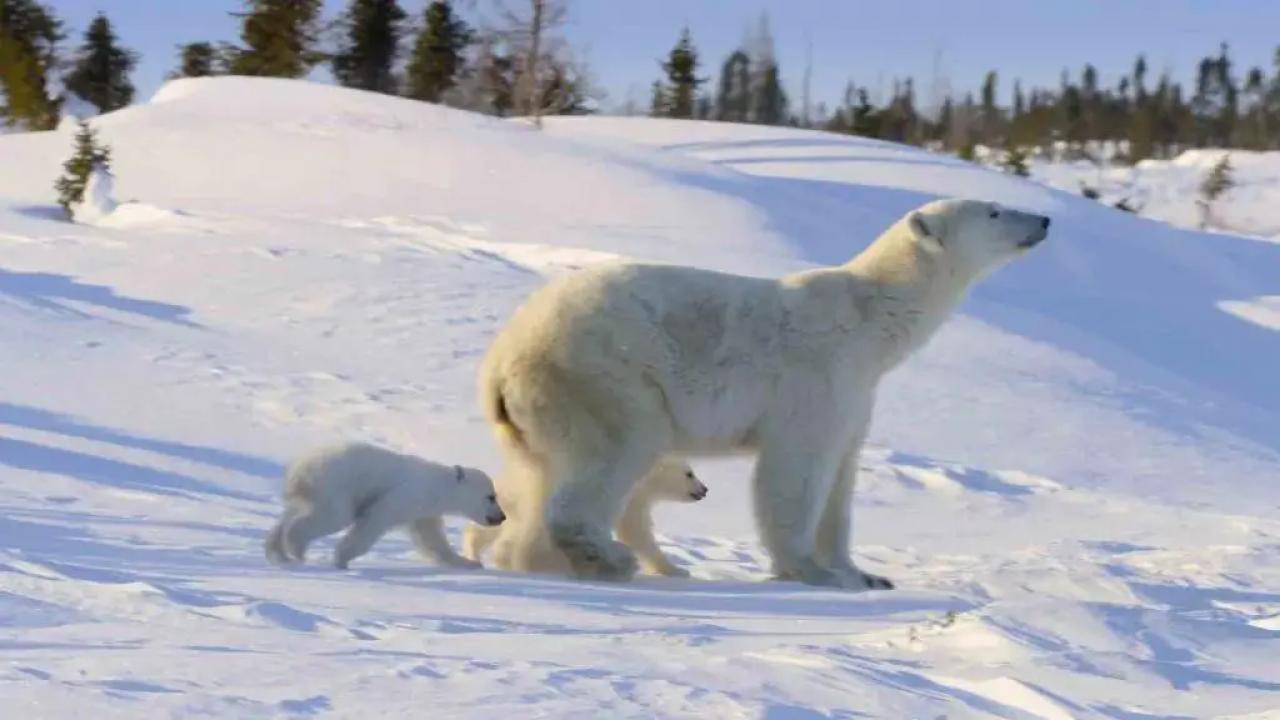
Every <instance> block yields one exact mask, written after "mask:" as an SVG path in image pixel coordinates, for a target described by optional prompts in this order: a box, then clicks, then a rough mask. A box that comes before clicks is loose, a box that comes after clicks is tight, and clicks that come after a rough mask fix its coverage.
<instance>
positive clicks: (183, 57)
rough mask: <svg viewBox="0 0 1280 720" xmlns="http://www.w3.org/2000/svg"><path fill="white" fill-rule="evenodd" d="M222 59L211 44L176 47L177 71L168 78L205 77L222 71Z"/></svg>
mask: <svg viewBox="0 0 1280 720" xmlns="http://www.w3.org/2000/svg"><path fill="white" fill-rule="evenodd" d="M222 64H223V62H222V58H221V57H220V56H219V53H218V51H217V49H216V48H214V46H213V44H212V43H207V42H193V43H187V44H185V45H179V46H178V69H177V70H174V71H173V72H172V73H170V74H169V77H174V78H184V77H206V76H209V75H218V74H220V73H221V72H222V71H223V68H222Z"/></svg>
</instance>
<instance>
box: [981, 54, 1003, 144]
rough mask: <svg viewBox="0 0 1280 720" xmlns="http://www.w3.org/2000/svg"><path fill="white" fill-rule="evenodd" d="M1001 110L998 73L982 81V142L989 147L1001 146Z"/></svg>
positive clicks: (988, 75)
mask: <svg viewBox="0 0 1280 720" xmlns="http://www.w3.org/2000/svg"><path fill="white" fill-rule="evenodd" d="M999 133H1000V110H999V109H998V108H996V71H995V70H992V71H990V72H988V73H987V77H986V78H985V79H984V80H983V81H982V142H983V143H985V144H986V145H987V147H996V146H997V145H998V144H999Z"/></svg>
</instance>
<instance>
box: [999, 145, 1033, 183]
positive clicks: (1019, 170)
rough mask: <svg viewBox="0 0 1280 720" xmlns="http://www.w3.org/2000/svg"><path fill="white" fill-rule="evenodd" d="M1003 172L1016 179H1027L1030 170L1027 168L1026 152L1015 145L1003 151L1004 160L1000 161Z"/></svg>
mask: <svg viewBox="0 0 1280 720" xmlns="http://www.w3.org/2000/svg"><path fill="white" fill-rule="evenodd" d="M1000 166H1001V167H1002V168H1004V171H1005V172H1007V173H1011V174H1013V175H1017V176H1018V177H1029V176H1030V175H1031V170H1030V169H1029V168H1028V167H1027V152H1026V151H1025V150H1023V149H1022V148H1020V147H1018V146H1017V145H1013V146H1011V147H1009V148H1007V149H1006V150H1005V151H1004V159H1003V160H1001V161H1000Z"/></svg>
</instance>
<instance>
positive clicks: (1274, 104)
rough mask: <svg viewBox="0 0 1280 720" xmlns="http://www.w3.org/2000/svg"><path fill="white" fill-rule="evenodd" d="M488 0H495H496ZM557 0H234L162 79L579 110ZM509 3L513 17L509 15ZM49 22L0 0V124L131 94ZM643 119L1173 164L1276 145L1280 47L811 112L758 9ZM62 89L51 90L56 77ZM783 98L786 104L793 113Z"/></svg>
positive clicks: (907, 85)
mask: <svg viewBox="0 0 1280 720" xmlns="http://www.w3.org/2000/svg"><path fill="white" fill-rule="evenodd" d="M494 2H495V3H500V2H501V0H494ZM566 3H567V0H507V1H506V3H505V4H498V5H497V9H498V12H497V14H496V17H495V18H492V19H490V20H489V21H486V22H484V23H477V24H475V25H473V24H471V23H469V22H468V21H467V20H466V19H464V18H463V17H461V16H460V14H459V12H458V11H457V8H456V7H455V4H454V3H451V2H448V1H447V0H435V1H433V2H429V3H428V4H427V6H426V8H425V10H424V11H423V12H422V14H421V16H419V17H416V18H411V17H409V16H408V15H407V13H406V12H405V11H404V10H403V9H402V8H401V7H400V4H399V3H398V2H397V1H396V0H351V2H349V3H348V4H347V6H346V9H345V10H344V12H343V13H342V14H341V16H339V17H337V18H333V19H330V20H328V21H325V20H324V19H323V18H322V17H321V10H322V5H323V3H322V0H242V6H241V10H240V11H238V12H235V13H233V14H234V15H236V16H237V17H238V18H239V20H240V42H239V43H212V42H193V43H188V44H186V45H183V46H181V47H180V48H179V49H178V62H177V67H176V69H175V70H174V72H173V73H172V77H198V76H204V75H219V74H231V75H255V76H273V77H287V78H297V77H302V76H305V75H307V74H308V73H309V72H310V71H311V70H312V69H313V68H315V67H316V66H318V65H322V64H327V65H328V66H329V68H330V69H331V71H332V73H333V76H334V78H335V80H336V81H337V82H338V83H340V84H342V85H345V86H348V87H354V88H360V89H364V90H369V91H372V92H381V93H391V94H398V95H403V96H406V97H410V98H415V99H418V100H424V101H427V102H439V103H445V104H448V105H451V106H454V107H460V108H464V109H469V110H474V111H478V112H484V113H488V114H492V115H499V116H504V115H511V114H519V115H526V116H531V117H533V118H535V120H536V119H538V118H540V117H541V116H542V115H544V114H577V113H587V112H592V111H593V110H594V109H595V107H596V105H597V102H596V101H597V100H598V97H599V94H598V93H597V91H596V90H595V88H594V87H593V84H592V81H591V77H590V74H589V72H588V69H587V68H586V66H585V65H584V64H583V63H582V62H580V61H579V60H578V59H576V58H575V57H574V55H573V53H572V51H571V49H570V47H569V45H568V43H567V42H566V41H565V40H564V38H563V37H562V36H561V34H560V32H559V29H560V28H561V26H562V24H563V22H564V20H565V18H566V15H567V12H568V6H567V4H566ZM512 8H517V9H512ZM64 39H65V38H64V34H63V29H62V23H61V22H60V21H59V20H58V19H57V17H56V16H55V15H54V13H53V11H52V10H51V9H50V8H49V7H48V6H47V5H44V4H42V3H41V2H39V0H0V89H2V90H3V93H4V104H3V105H2V106H0V118H3V119H7V121H8V122H9V123H10V124H11V125H16V126H19V127H26V128H31V129H42V128H49V127H53V126H54V125H56V123H57V119H58V114H59V105H60V103H61V102H62V97H65V96H66V95H67V94H73V95H75V96H78V97H80V98H83V99H84V100H86V101H88V102H90V103H92V104H93V105H94V106H96V107H97V108H98V109H99V110H101V111H104V112H105V111H109V110H114V109H116V108H119V107H122V106H124V105H126V104H128V103H129V102H131V101H132V99H133V94H134V88H133V85H132V84H131V83H130V81H129V74H130V73H131V72H132V70H133V68H134V67H135V65H136V63H137V60H138V56H137V54H136V53H134V52H132V51H130V50H128V49H125V48H122V47H120V44H119V42H118V40H117V38H116V35H115V32H114V30H113V28H112V26H111V23H110V21H109V20H108V19H107V18H106V17H105V16H104V15H98V16H97V17H96V18H94V20H93V21H92V22H91V23H90V25H89V28H88V29H87V31H86V32H85V34H84V37H83V40H82V42H81V44H80V45H79V46H78V47H77V48H75V49H74V50H73V51H72V53H71V54H70V56H69V57H64V55H63V53H62V52H61V50H60V43H61V42H62V41H63V40H64ZM658 66H659V68H658V69H659V70H660V77H659V78H658V79H657V80H655V81H654V83H653V85H652V91H651V98H650V102H649V108H648V112H649V114H650V115H653V116H657V117H673V118H699V119H705V120H720V121H727V122H747V123H758V124H764V125H795V126H802V127H815V128H821V129H825V130H829V131H832V132H837V133H848V134H854V135H862V136H866V137H873V138H880V139H884V140H891V141H895V142H903V143H909V144H915V145H921V146H927V147H931V148H934V149H939V150H945V151H948V152H953V153H957V154H959V155H961V156H965V157H972V155H973V150H974V148H975V147H977V146H979V145H983V146H986V147H990V148H1003V149H1005V151H1006V154H1007V155H1008V156H1009V157H1011V158H1013V159H1014V160H1019V161H1020V159H1021V158H1022V157H1025V155H1026V153H1028V152H1031V151H1039V152H1058V151H1061V152H1062V153H1065V154H1066V155H1067V156H1068V157H1081V156H1087V155H1089V154H1090V153H1091V152H1095V151H1096V149H1097V148H1099V147H1101V146H1104V145H1107V146H1110V147H1112V148H1121V149H1122V151H1121V152H1120V153H1119V154H1118V157H1119V158H1120V159H1127V160H1131V161H1137V160H1141V159H1143V158H1147V157H1170V156H1172V155H1175V154H1177V153H1178V152H1180V151H1182V150H1184V149H1186V148H1192V147H1227V148H1247V149H1255V150H1271V149H1280V49H1278V50H1277V53H1276V56H1275V59H1274V62H1273V66H1272V68H1271V69H1270V71H1269V72H1268V71H1267V70H1265V69H1263V68H1260V67H1253V68H1250V69H1248V70H1247V71H1245V72H1244V73H1243V74H1241V73H1239V72H1238V71H1237V69H1236V68H1235V65H1234V63H1233V61H1232V58H1231V56H1230V52H1229V49H1228V47H1227V46H1226V45H1225V44H1224V45H1222V46H1221V47H1220V48H1218V50H1217V51H1216V52H1214V53H1211V54H1209V55H1208V56H1206V57H1204V58H1202V59H1201V60H1200V61H1199V63H1198V65H1197V73H1196V79H1195V83H1194V85H1193V86H1191V87H1187V88H1184V87H1183V86H1182V85H1181V84H1180V83H1178V82H1176V81H1174V80H1173V79H1172V77H1171V76H1170V74H1169V73H1168V72H1167V71H1166V72H1162V73H1161V74H1160V75H1159V76H1158V77H1153V73H1152V72H1151V71H1150V68H1149V67H1148V65H1147V61H1146V59H1145V58H1144V57H1143V56H1141V55H1139V56H1138V57H1137V58H1136V60H1135V61H1134V63H1133V65H1132V67H1130V68H1126V69H1125V70H1124V71H1123V72H1121V73H1120V74H1119V75H1118V76H1116V79H1115V81H1114V82H1113V83H1112V84H1110V85H1104V84H1103V82H1102V80H1101V78H1100V74H1099V72H1098V70H1097V68H1095V67H1094V66H1093V65H1090V64H1086V65H1084V66H1083V68H1082V69H1081V70H1080V71H1079V72H1078V73H1074V72H1068V71H1065V70H1064V71H1063V73H1062V76H1061V79H1060V81H1059V83H1058V85H1057V86H1056V87H1024V86H1023V85H1022V83H1021V82H1018V81H1015V82H1014V83H1013V85H1012V93H1011V99H1010V101H1009V102H1007V103H1004V104H1000V103H998V102H997V95H998V90H999V83H1000V77H999V75H998V73H997V72H996V71H994V70H993V71H991V72H989V73H987V75H986V77H985V78H984V79H983V82H982V84H981V87H980V89H979V91H978V93H977V94H976V96H975V94H974V93H964V94H963V95H959V96H953V95H952V94H949V93H948V94H946V95H944V96H942V97H940V98H939V97H933V98H930V101H929V103H928V104H929V107H928V108H924V109H922V107H921V103H920V101H919V99H918V97H917V90H916V84H915V82H914V80H913V79H912V78H910V77H905V78H899V79H895V80H894V81H893V82H892V87H891V90H890V91H889V92H888V93H887V96H886V97H880V94H881V93H880V92H878V91H876V92H873V91H872V89H871V88H870V87H868V86H866V85H858V84H856V83H854V82H852V81H851V82H849V83H848V85H847V86H846V88H845V91H844V93H843V97H842V98H841V99H840V100H839V102H837V103H835V104H834V105H833V106H830V105H827V104H825V103H818V104H817V105H816V106H815V107H814V108H810V107H809V101H808V87H807V85H808V76H809V71H810V69H809V68H805V71H804V77H805V81H804V86H805V87H804V89H803V93H802V95H803V100H802V102H801V103H795V102H793V100H792V98H790V97H789V96H788V94H787V92H786V91H785V89H784V85H783V82H782V79H781V78H782V74H781V68H780V66H779V61H778V58H777V54H776V52H775V42H774V38H773V34H772V32H771V30H770V27H769V23H768V19H767V17H762V18H761V20H760V21H759V23H758V24H757V26H756V27H755V29H754V30H753V31H752V32H751V33H750V34H749V36H748V37H747V39H746V40H745V41H744V42H743V43H742V46H741V47H739V48H737V49H735V50H733V51H732V52H731V53H729V55H728V56H727V57H725V58H724V60H723V61H722V62H721V63H720V65H719V67H718V74H717V76H716V77H715V78H711V77H707V76H704V75H703V74H702V70H703V63H702V60H701V57H700V56H699V53H698V50H697V47H696V45H695V42H694V38H693V37H692V34H691V33H690V31H689V30H688V29H685V30H683V31H682V32H681V33H680V34H679V36H678V38H677V40H676V43H675V45H674V46H673V47H672V48H671V49H670V51H669V52H667V53H666V55H665V56H664V57H663V58H662V59H661V60H660V61H659V62H658ZM59 72H62V75H61V76H60V79H61V84H62V86H63V88H64V94H63V96H62V97H55V96H54V95H53V94H52V93H51V92H50V88H51V86H52V85H53V84H54V81H55V79H56V77H55V76H57V74H58V73H59ZM797 105H798V106H799V107H797Z"/></svg>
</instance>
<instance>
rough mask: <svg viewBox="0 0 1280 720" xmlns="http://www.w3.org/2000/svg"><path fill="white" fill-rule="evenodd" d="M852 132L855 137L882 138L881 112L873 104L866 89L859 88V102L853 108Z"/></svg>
mask: <svg viewBox="0 0 1280 720" xmlns="http://www.w3.org/2000/svg"><path fill="white" fill-rule="evenodd" d="M852 130H853V134H854V135H861V136H863V137H880V112H879V111H878V110H876V107H875V106H874V105H872V104H871V97H870V96H869V95H868V94H867V89H866V88H858V102H857V104H856V105H854V106H853V118H852Z"/></svg>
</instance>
